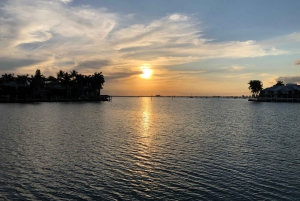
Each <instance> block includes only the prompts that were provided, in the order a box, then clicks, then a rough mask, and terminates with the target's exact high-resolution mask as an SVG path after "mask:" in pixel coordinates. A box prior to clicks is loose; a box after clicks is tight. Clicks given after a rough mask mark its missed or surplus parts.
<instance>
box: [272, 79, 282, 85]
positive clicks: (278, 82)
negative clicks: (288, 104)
mask: <svg viewBox="0 0 300 201" xmlns="http://www.w3.org/2000/svg"><path fill="white" fill-rule="evenodd" d="M274 86H284V84H283V81H280V80H279V81H277V83H276V84H275V85H274Z"/></svg>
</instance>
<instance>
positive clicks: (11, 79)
mask: <svg viewBox="0 0 300 201" xmlns="http://www.w3.org/2000/svg"><path fill="white" fill-rule="evenodd" d="M14 81H15V77H14V74H6V73H5V74H3V75H2V76H1V82H2V83H9V82H14Z"/></svg>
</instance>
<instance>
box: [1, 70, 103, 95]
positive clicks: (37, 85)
mask: <svg viewBox="0 0 300 201" xmlns="http://www.w3.org/2000/svg"><path fill="white" fill-rule="evenodd" d="M104 82H105V80H104V76H103V74H102V72H95V73H94V74H93V75H82V74H80V73H78V72H77V71H75V70H73V71H71V72H64V71H62V70H60V71H59V72H57V73H56V76H52V75H50V76H48V77H47V78H46V77H45V76H44V75H43V74H42V73H41V71H40V70H39V69H37V70H36V72H35V74H34V75H31V76H29V75H28V74H27V75H17V76H14V74H3V75H2V76H1V77H0V96H7V95H9V96H16V97H17V96H19V98H22V97H23V98H25V97H26V98H27V97H33V98H35V97H36V96H47V97H48V98H53V97H58V96H59V97H61V98H65V99H68V98H73V99H78V98H82V97H84V98H96V97H99V96H100V90H101V89H102V88H103V85H104ZM51 83H52V85H51ZM54 85H55V86H54ZM21 96H22V97H21Z"/></svg>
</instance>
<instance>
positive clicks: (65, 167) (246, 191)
mask: <svg viewBox="0 0 300 201" xmlns="http://www.w3.org/2000/svg"><path fill="white" fill-rule="evenodd" d="M299 116H300V104H297V103H255V102H248V101H247V100H244V99H196V98H194V99H186V98H174V99H172V98H153V99H152V100H151V98H113V102H103V103H38V104H1V105H0V145H1V147H0V200H299V198H300V146H299V144H300V126H299V119H298V118H299Z"/></svg>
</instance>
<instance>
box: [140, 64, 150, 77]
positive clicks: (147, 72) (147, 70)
mask: <svg viewBox="0 0 300 201" xmlns="http://www.w3.org/2000/svg"><path fill="white" fill-rule="evenodd" d="M142 71H143V74H141V77H142V78H145V79H149V78H150V77H151V75H152V70H151V69H150V68H149V67H145V66H142Z"/></svg>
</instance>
